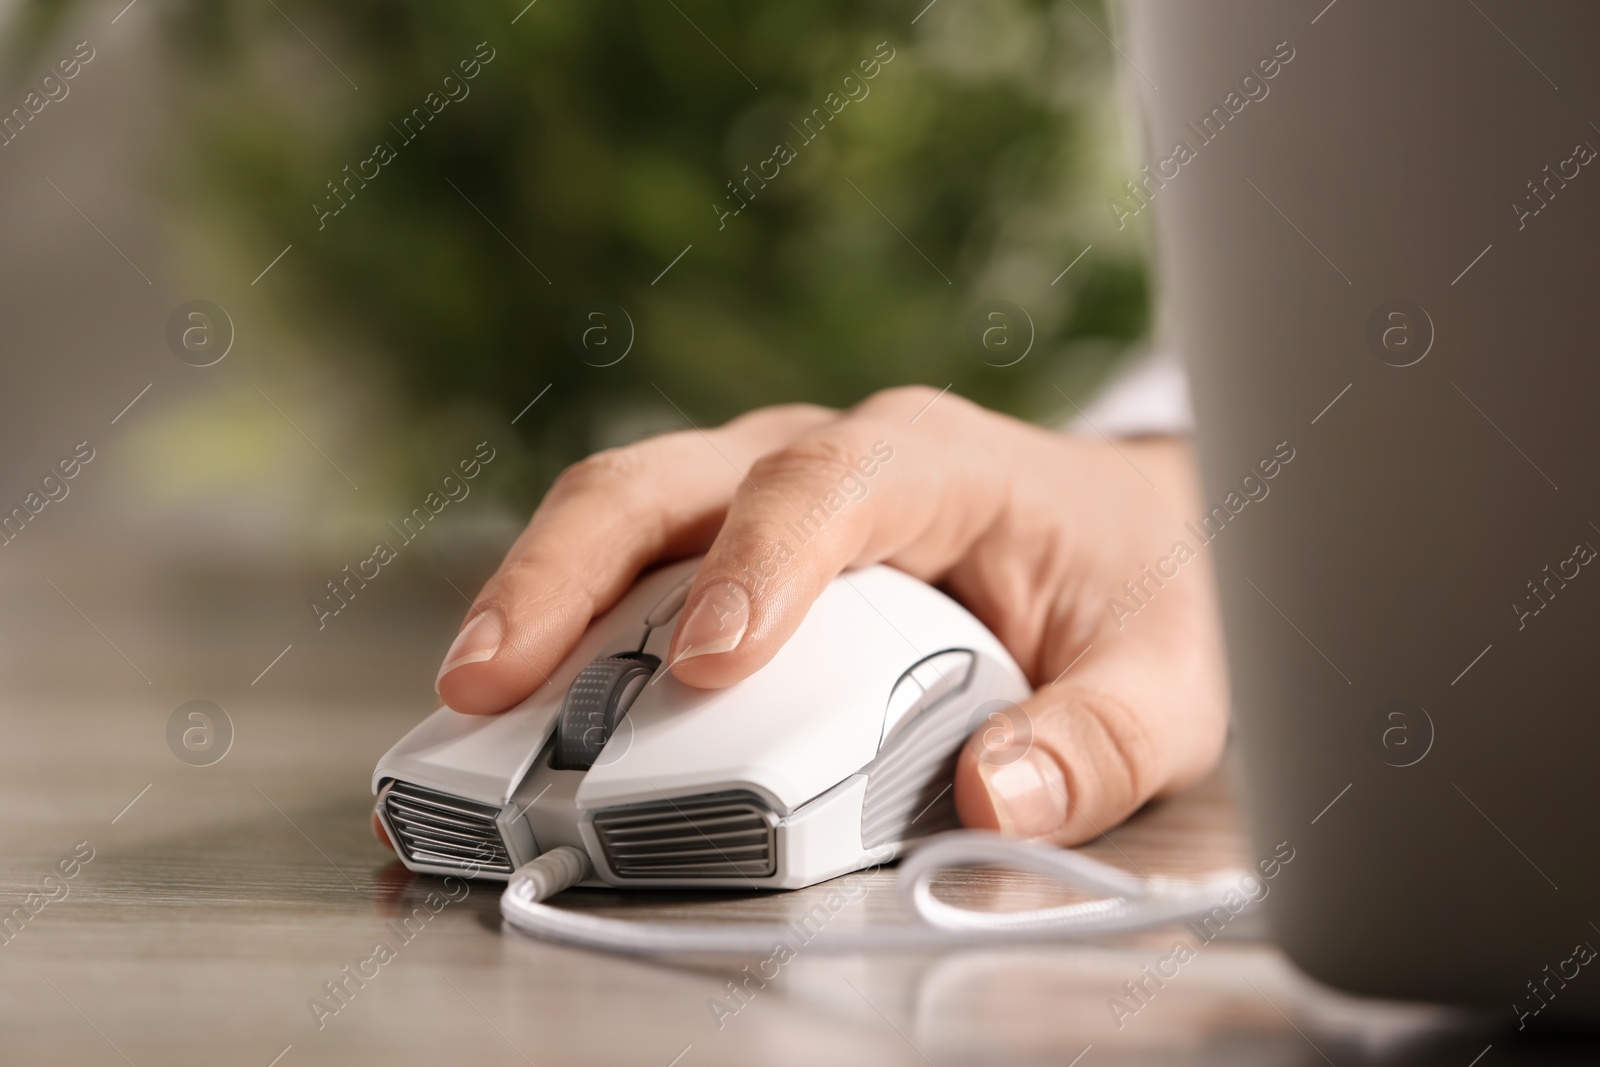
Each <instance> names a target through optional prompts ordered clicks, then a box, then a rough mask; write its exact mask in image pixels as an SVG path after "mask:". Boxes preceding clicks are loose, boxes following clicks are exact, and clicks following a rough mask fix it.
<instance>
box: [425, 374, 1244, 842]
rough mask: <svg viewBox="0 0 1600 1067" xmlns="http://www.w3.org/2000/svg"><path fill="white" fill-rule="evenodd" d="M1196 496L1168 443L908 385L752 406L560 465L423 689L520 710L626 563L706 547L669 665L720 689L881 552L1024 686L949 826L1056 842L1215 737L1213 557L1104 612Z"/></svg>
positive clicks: (1163, 552)
mask: <svg viewBox="0 0 1600 1067" xmlns="http://www.w3.org/2000/svg"><path fill="white" fill-rule="evenodd" d="M875 445H876V446H877V447H878V449H879V452H878V457H879V458H880V459H881V458H882V450H883V449H884V448H885V447H887V448H888V449H890V450H892V460H891V461H888V462H882V463H880V464H878V467H877V471H876V474H875V475H874V477H873V478H872V479H871V482H870V487H869V491H867V492H865V494H864V495H860V496H859V497H858V498H857V499H853V500H850V501H849V502H848V503H847V504H846V505H844V506H843V507H842V508H841V509H840V510H838V511H837V512H834V513H832V514H831V517H830V518H829V519H828V521H827V522H826V524H825V525H823V526H822V528H821V529H820V532H818V533H817V534H816V535H815V536H813V537H811V538H810V539H809V540H807V541H806V542H805V543H804V544H799V545H797V544H795V543H794V539H793V538H792V537H791V536H790V535H788V534H787V533H786V532H785V529H784V524H785V522H789V521H793V520H794V518H795V517H796V516H797V515H801V514H804V513H806V512H807V511H808V510H809V509H810V508H811V507H812V506H813V505H814V504H816V503H817V502H818V501H819V500H822V499H823V498H824V497H825V496H826V495H827V494H828V493H829V491H832V490H836V489H837V488H838V487H839V485H840V484H841V480H842V479H843V478H845V476H847V475H856V474H857V462H858V460H860V459H861V458H862V457H864V456H872V455H874V446H875ZM858 480H859V478H858ZM1200 510H1201V509H1200V505H1199V502H1198V499H1197V495H1196V491H1195V484H1194V472H1193V469H1192V461H1191V459H1190V456H1189V453H1188V447H1187V445H1186V444H1185V443H1183V442H1181V441H1178V440H1174V439H1147V440H1139V441H1131V440H1130V441H1122V442H1119V443H1117V444H1111V443H1103V442H1093V441H1086V440H1081V439H1078V438H1075V437H1071V436H1068V435H1064V434H1059V433H1053V432H1050V431H1046V430H1042V429H1039V428H1037V427H1034V426H1031V425H1028V424H1026V423H1023V422H1020V421H1017V420H1015V419H1011V418H1008V417H1005V416H1002V415H999V414H996V413H994V412H991V411H987V410H985V409H983V408H980V407H978V406H976V405H974V404H972V403H970V402H967V401H965V400H963V399H961V398H960V397H957V396H951V395H944V396H940V395H939V394H937V393H936V392H935V391H933V390H931V389H927V388H923V387H908V388H900V389H892V390H888V391H886V392H882V393H878V394H875V395H874V396H872V397H870V398H868V399H867V400H866V401H864V402H863V403H861V404H859V405H857V406H856V407H855V408H852V409H851V410H849V411H846V412H837V411H832V410H829V409H824V408H818V407H810V406H788V407H775V408H765V409H762V410H758V411H755V412H752V413H750V414H747V415H744V416H742V417H740V418H737V419H735V420H733V421H732V422H730V423H728V424H727V425H725V426H722V427H719V428H717V429H712V430H707V431H704V432H702V431H698V430H690V431H685V432H681V433H671V434H665V435H662V436H659V437H654V438H650V439H647V440H645V441H642V442H639V443H637V444H633V445H629V446H627V447H625V448H617V449H610V450H607V451H604V452H600V453H597V454H596V455H594V456H591V457H589V458H588V459H586V460H583V461H582V462H580V463H578V464H576V465H574V466H573V467H571V468H569V469H568V470H567V471H565V472H564V473H563V474H562V475H561V477H560V478H558V479H557V480H556V483H555V484H554V485H553V486H552V487H551V489H550V492H549V493H548V494H547V495H546V496H545V499H544V501H543V502H542V503H541V504H540V505H539V507H538V509H537V510H536V511H535V512H534V515H533V518H532V520H531V521H530V522H529V524H528V527H527V529H526V530H525V531H524V532H523V534H522V535H521V536H520V537H519V538H518V539H517V541H516V543H515V544H514V545H513V546H512V548H511V550H510V552H509V553H508V555H507V557H506V560H505V562H504V563H503V564H502V565H501V567H500V570H499V571H498V572H497V573H496V574H495V575H494V576H493V577H492V578H491V579H490V580H489V582H488V583H487V584H486V585H485V586H484V589H483V591H482V592H481V593H479V595H478V598H477V600H476V601H475V602H474V604H473V607H472V609H471V611H470V612H469V613H468V616H467V621H466V622H465V623H464V624H463V627H462V630H461V632H460V634H459V635H458V636H457V638H456V640H455V642H454V644H452V645H451V647H450V650H449V652H448V654H447V655H446V657H445V662H444V664H443V666H442V667H441V669H440V673H439V679H438V688H439V692H440V695H441V696H442V697H443V699H444V700H445V702H446V703H447V704H448V705H449V706H450V707H452V708H454V709H456V710H457V711H461V712H466V713H469V714H492V713H495V712H499V711H503V710H505V709H506V708H509V707H511V706H513V705H515V704H517V703H519V702H520V701H522V700H523V699H524V698H526V697H527V696H528V695H530V694H531V693H532V692H533V691H534V690H535V689H537V688H538V687H539V686H540V685H541V684H542V683H543V681H544V679H545V676H546V675H547V674H548V672H550V671H551V670H553V669H554V668H555V667H556V665H557V664H558V663H560V662H561V660H562V659H563V658H564V657H565V656H566V654H567V652H568V651H569V650H570V649H571V648H572V646H573V645H574V644H575V643H576V641H577V640H578V638H579V637H580V636H581V635H582V633H583V632H584V630H585V628H587V626H588V625H589V621H590V620H591V619H592V618H593V617H594V616H596V615H599V614H600V613H601V612H603V611H605V610H606V609H607V608H609V607H610V606H611V605H612V604H613V603H615V602H616V601H617V600H618V599H619V598H620V597H621V596H622V595H623V594H624V593H626V592H627V590H628V589H629V588H630V587H631V586H632V585H633V583H634V580H635V579H636V577H637V576H638V574H639V573H640V572H641V571H642V570H644V569H646V568H648V567H650V566H652V565H653V564H656V563H659V562H662V561H666V560H671V559H675V558H681V557H685V556H690V555H694V554H697V553H701V552H704V553H705V554H706V558H705V561H704V562H703V563H702V565H701V567H700V570H699V573H698V575H697V576H696V578H695V583H694V586H693V588H692V589H691V591H690V593H689V597H688V600H687V602H686V605H685V608H684V610H683V612H682V614H681V615H680V617H679V622H678V625H677V629H676V632H675V633H674V635H673V639H672V644H671V648H670V651H669V653H668V659H667V664H668V666H667V668H665V669H670V670H671V671H672V672H673V674H674V675H675V676H676V677H677V678H678V679H679V680H680V681H683V682H685V683H687V684H689V685H694V686H700V687H706V688H710V687H720V686H727V685H731V684H732V683H734V682H737V681H739V680H740V679H742V678H744V677H746V676H747V675H749V674H751V673H752V672H754V671H755V670H756V669H757V668H759V667H761V666H762V665H763V664H765V663H766V662H767V661H768V660H769V659H770V658H771V657H772V656H773V654H774V653H775V652H776V651H777V649H778V648H779V647H780V646H781V645H782V643H783V642H784V641H785V640H786V639H787V638H788V637H789V636H790V635H791V634H792V633H793V632H794V631H795V629H796V628H797V627H798V626H799V624H800V622H801V620H802V619H803V618H804V616H805V614H806V610H807V608H808V607H809V606H810V604H811V602H812V601H813V600H814V599H815V598H816V596H817V595H818V594H819V593H820V592H821V591H822V589H823V588H824V587H825V586H826V585H827V584H828V583H829V582H830V581H831V580H832V579H833V578H834V577H835V576H836V575H837V574H839V572H840V571H841V570H844V569H846V568H850V567H859V566H864V565H867V564H871V563H877V562H883V563H888V564H890V565H892V566H895V567H898V568H899V569H901V570H903V571H906V572H907V573H909V574H912V575H915V576H917V577H919V578H921V579H923V580H925V581H928V582H932V583H936V584H939V585H940V586H942V587H943V588H944V589H946V590H947V591H948V592H950V593H951V595H953V596H954V597H955V598H956V599H958V600H960V601H961V602H962V603H963V604H964V605H966V607H967V608H968V609H969V610H970V611H972V612H973V614H975V615H976V616H977V617H978V618H979V619H981V620H982V621H983V622H984V623H985V624H987V625H988V626H989V628H990V629H991V630H993V631H994V633H995V634H996V635H997V636H998V637H999V638H1000V640H1001V641H1003V642H1004V643H1005V645H1006V647H1007V648H1008V649H1009V650H1010V651H1011V653H1012V655H1013V656H1014V657H1015V658H1016V660H1017V662H1018V664H1020V665H1021V667H1022V669H1023V670H1024V671H1025V672H1026V673H1027V675H1028V678H1029V680H1030V681H1031V682H1032V683H1033V684H1034V685H1035V686H1036V687H1039V688H1038V689H1037V691H1036V692H1035V693H1034V695H1033V696H1032V697H1031V698H1029V700H1027V701H1026V702H1025V703H1024V704H1023V705H1022V713H1023V721H1022V722H1020V723H1016V724H1011V725H1012V734H1011V740H1010V741H1009V742H1008V741H1006V739H1005V738H1003V737H1002V738H1001V739H1000V742H1001V748H1000V749H998V750H997V749H995V748H994V747H993V746H994V744H995V742H996V737H995V731H993V730H984V731H980V732H979V733H978V734H976V735H974V737H973V738H971V739H970V740H969V741H968V743H967V745H966V748H965V749H964V750H963V752H962V754H961V758H960V760H959V763H958V766H957V771H956V781H955V795H956V806H957V810H958V811H959V812H960V815H961V819H962V821H963V822H964V823H965V824H966V825H967V826H969V827H977V828H988V829H998V830H1001V831H1002V832H1005V833H1008V834H1014V835H1019V836H1027V837H1042V838H1045V839H1047V840H1050V841H1054V842H1057V843H1061V844H1074V843H1078V842H1081V841H1085V840H1088V839H1090V838H1092V837H1095V836H1097V835H1098V834H1099V832H1100V831H1101V830H1104V829H1109V828H1110V827H1111V826H1113V825H1115V824H1116V823H1118V822H1120V821H1122V820H1123V819H1124V818H1126V817H1127V816H1128V815H1129V814H1131V813H1132V812H1133V811H1134V810H1136V809H1137V808H1138V807H1139V806H1140V805H1141V804H1143V803H1144V802H1145V801H1147V800H1149V799H1150V798H1151V797H1153V796H1157V795H1159V794H1161V793H1164V792H1168V791H1172V790H1175V789H1178V788H1181V787H1183V786H1185V785H1188V784H1190V783H1192V782H1194V781H1196V780H1197V779H1198V778H1200V777H1201V776H1202V775H1204V774H1205V773H1206V771H1207V770H1208V769H1209V768H1210V767H1211V766H1212V765H1213V764H1214V763H1215V761H1216V759H1217V756H1218V754H1219V752H1220V751H1221V747H1222V741H1223V735H1224V726H1225V722H1226V709H1227V686H1226V679H1225V671H1224V666H1223V656H1222V649H1221V638H1220V626H1219V622H1218V620H1217V612H1216V606H1215V594H1214V590H1213V583H1212V576H1211V572H1210V563H1209V560H1208V559H1207V558H1205V557H1204V556H1200V557H1197V558H1192V559H1189V560H1187V561H1186V562H1184V563H1183V564H1182V566H1181V568H1180V569H1179V570H1178V574H1177V576H1176V577H1171V578H1167V579H1165V584H1164V585H1163V586H1162V587H1160V588H1159V589H1155V591H1154V595H1153V596H1150V597H1148V598H1146V606H1145V607H1144V608H1142V609H1141V610H1140V611H1139V612H1138V614H1137V616H1136V617H1133V618H1127V617H1124V618H1122V619H1120V620H1118V619H1115V618H1113V614H1112V612H1111V611H1110V609H1109V606H1108V601H1110V600H1111V599H1113V598H1120V599H1124V602H1126V600H1125V598H1124V596H1123V589H1122V586H1123V583H1124V582H1127V581H1133V582H1135V583H1137V582H1140V581H1146V582H1147V585H1146V587H1147V588H1154V587H1153V586H1151V585H1150V584H1149V583H1148V581H1147V580H1146V578H1145V570H1144V568H1145V567H1146V565H1152V566H1153V565H1154V564H1155V563H1156V562H1157V560H1158V559H1161V558H1162V557H1165V556H1168V555H1169V553H1170V552H1171V551H1172V549H1173V547H1174V544H1173V543H1174V541H1175V540H1176V539H1177V538H1178V537H1179V536H1180V532H1181V526H1182V523H1183V521H1184V519H1185V518H1186V517H1189V516H1192V515H1195V514H1198V513H1199V512H1200ZM774 561H777V564H778V565H774ZM1003 732H1004V731H1002V733H1003ZM1008 745H1009V746H1022V747H1023V749H1024V750H1023V751H1018V750H1017V748H1016V747H1007V746H1008ZM986 746H989V747H986Z"/></svg>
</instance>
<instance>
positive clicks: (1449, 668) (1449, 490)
mask: <svg viewBox="0 0 1600 1067" xmlns="http://www.w3.org/2000/svg"><path fill="white" fill-rule="evenodd" d="M1121 14H1122V17H1123V19H1124V25H1123V27H1122V29H1123V30H1124V33H1123V35H1122V36H1123V42H1124V50H1125V53H1126V57H1125V59H1124V58H1119V59H1118V60H1117V62H1118V63H1124V64H1125V68H1124V70H1123V75H1124V81H1125V82H1126V84H1127V85H1129V86H1131V87H1132V89H1133V91H1134V92H1135V93H1136V94H1137V95H1138V98H1139V100H1140V103H1141V106H1142V115H1143V118H1142V122H1143V128H1142V130H1141V142H1140V154H1141V157H1142V158H1141V160H1140V163H1142V164H1148V167H1147V168H1144V169H1140V170H1138V171H1130V173H1129V174H1128V179H1129V180H1128V184H1126V185H1124V186H1123V188H1122V190H1121V195H1119V196H1116V197H1113V198H1111V199H1110V200H1109V201H1108V204H1107V211H1108V213H1109V215H1110V217H1111V218H1112V219H1113V220H1115V221H1116V223H1117V224H1118V225H1127V226H1133V225H1145V226H1148V227H1149V228H1150V232H1151V234H1152V237H1153V240H1154V246H1155V249H1156V253H1157V255H1156V259H1157V273H1158V279H1159V288H1160V291H1161V293H1162V298H1163V307H1162V316H1163V321H1162V332H1163V333H1164V334H1165V335H1166V336H1167V337H1168V338H1169V339H1170V340H1171V341H1172V342H1173V343H1175V344H1176V345H1177V346H1178V347H1180V348H1181V350H1182V352H1183V354H1184V357H1185V359H1186V362H1187V365H1188V368H1189V373H1190V379H1191V390H1192V394H1193V398H1194V404H1195V412H1196V418H1197V422H1198V447H1199V453H1200V459H1201V468H1202V481H1203V484H1204V491H1205V506H1206V507H1207V509H1208V510H1207V512H1206V513H1205V515H1197V516H1195V522H1194V524H1193V525H1194V526H1195V527H1196V528H1199V529H1202V530H1203V531H1205V533H1206V535H1207V537H1208V541H1207V544H1208V547H1209V548H1211V549H1212V550H1214V551H1215V553H1216V563H1217V567H1218V581H1219V583H1220V591H1221V600H1222V609H1223V615H1224V623H1225V630H1226V634H1227V643H1228V649H1229V657H1230V667H1231V674H1232V684H1233V705H1234V730H1235V734H1236V741H1237V743H1238V748H1239V750H1240V755H1241V764H1240V766H1241V768H1242V782H1241V791H1242V794H1243V798H1244V803H1245V809H1246V814H1247V819H1248V824H1249V829H1250V838H1251V846H1252V848H1253V850H1254V851H1255V852H1256V853H1258V854H1259V855H1260V856H1261V857H1262V858H1270V857H1271V856H1272V855H1273V854H1274V850H1275V849H1276V848H1277V847H1278V846H1279V844H1280V843H1282V842H1287V843H1288V844H1289V845H1290V846H1291V847H1292V848H1293V849H1294V850H1295V853H1294V854H1295V861H1294V863H1293V865H1292V866H1289V867H1286V868H1284V869H1283V872H1282V875H1281V877H1280V878H1278V879H1277V880H1276V881H1275V882H1274V885H1273V892H1272V894H1271V896H1270V897H1269V898H1268V900H1267V901H1266V905H1265V907H1266V914H1267V920H1268V923H1269V925H1270V928H1271V932H1272V935H1273V936H1274V938H1275V939H1276V941H1277V942H1278V943H1279V944H1280V945H1281V946H1282V947H1283V949H1284V950H1285V951H1286V952H1287V954H1288V955H1289V957H1290V958H1291V959H1292V960H1293V961H1294V962H1295V963H1296V964H1297V965H1298V966H1299V967H1301V968H1302V969H1303V970H1304V971H1306V972H1308V973H1309V974H1310V975H1312V976H1313V977H1316V978H1318V979H1321V980H1323V981H1324V982H1327V983H1329V984H1331V985H1333V986H1336V987H1340V988H1343V989H1345V990H1350V991H1353V992H1357V993H1362V994H1371V995H1380V996H1389V997H1403V998H1416V999H1427V1000H1443V1001H1450V1002H1461V1003H1472V1004H1483V1005H1488V1006H1491V1007H1494V1008H1496V1009H1498V1010H1503V1011H1507V1012H1509V1013H1510V1014H1509V1015H1508V1021H1511V1022H1513V1023H1514V1026H1515V1027H1516V1028H1523V1029H1526V1028H1528V1027H1532V1026H1535V1025H1537V1024H1538V1023H1540V1022H1548V1021H1549V1020H1551V1019H1552V1018H1568V1019H1571V1018H1584V1017H1594V1016H1595V1015H1596V1014H1600V961H1597V956H1596V950H1597V949H1600V857H1597V853H1596V836H1597V835H1596V830H1597V809H1600V417H1597V414H1600V315H1597V314H1596V310H1597V305H1600V301H1597V296H1600V155H1597V150H1600V125H1597V123H1600V65H1597V64H1596V63H1595V62H1594V61H1593V57H1592V55H1591V52H1592V49H1593V46H1594V42H1596V41H1597V40H1600V5H1594V4H1583V3H1543V4H1537V5H1532V4H1527V5H1524V4H1513V3H1510V2H1507V0H1467V2H1461V3H1455V2H1452V3H1402V4H1390V3H1385V4H1379V3H1372V2H1365V0H1334V2H1332V3H1329V2H1328V0H1297V2H1294V3H1283V2H1281V0H1226V2H1218V0H1213V2H1207V3H1193V4H1172V3H1161V2H1158V0H1131V2H1129V3H1127V4H1126V6H1125V9H1124V10H1123V11H1122V13H1121ZM1286 457H1288V458H1286ZM1270 464H1276V469H1275V471H1274V476H1273V477H1271V478H1270V480H1269V479H1267V478H1266V477H1264V474H1265V472H1266V470H1267V469H1268V466H1267V465H1270ZM1263 487H1265V489H1266V491H1265V492H1263V491H1262V489H1263ZM1207 518H1209V519H1210V522H1209V523H1207V522H1206V519H1207ZM1589 972H1595V973H1589Z"/></svg>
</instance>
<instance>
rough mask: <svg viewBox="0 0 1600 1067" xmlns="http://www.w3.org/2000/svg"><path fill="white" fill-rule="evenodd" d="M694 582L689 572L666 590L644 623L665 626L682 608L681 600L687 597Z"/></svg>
mask: <svg viewBox="0 0 1600 1067" xmlns="http://www.w3.org/2000/svg"><path fill="white" fill-rule="evenodd" d="M693 584H694V575H693V574H691V575H689V577H687V578H685V579H684V580H683V581H681V582H679V583H678V584H677V585H675V586H673V587H672V588H671V589H670V590H668V591H667V595H666V596H664V597H662V598H661V601H660V603H658V604H656V606H655V607H654V608H653V609H651V611H650V614H649V615H648V616H647V617H646V618H645V620H644V624H645V625H646V626H649V627H656V626H665V625H666V624H667V623H669V622H671V621H672V617H673V616H674V615H676V614H677V613H678V612H680V611H682V610H683V602H684V601H685V600H688V599H689V587H690V586H692V585H693Z"/></svg>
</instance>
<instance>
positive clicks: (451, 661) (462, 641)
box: [433, 608, 506, 693]
mask: <svg viewBox="0 0 1600 1067" xmlns="http://www.w3.org/2000/svg"><path fill="white" fill-rule="evenodd" d="M505 632H506V620H505V616H504V615H502V614H500V609H499V608H485V609H484V610H483V611H481V612H479V613H478V614H477V615H474V616H473V617H472V620H471V621H470V622H468V623H467V624H466V625H465V626H463V627H462V628H461V632H460V633H458V634H456V639H455V640H454V641H452V642H451V643H450V651H448V652H446V653H445V654H444V666H442V667H440V668H439V675H438V677H436V678H434V680H433V691H434V692H435V693H437V692H438V691H439V683H440V682H441V681H443V680H444V676H445V675H447V674H449V673H450V672H451V671H453V670H455V669H456V668H457V667H465V666H466V665H467V664H469V663H482V662H483V661H484V660H486V659H493V658H494V654H495V653H496V652H498V651H499V650H500V640H501V638H502V637H503V636H504V634H505Z"/></svg>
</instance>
